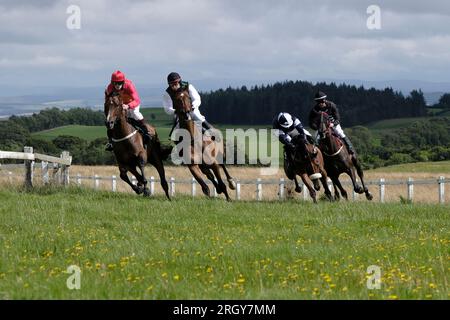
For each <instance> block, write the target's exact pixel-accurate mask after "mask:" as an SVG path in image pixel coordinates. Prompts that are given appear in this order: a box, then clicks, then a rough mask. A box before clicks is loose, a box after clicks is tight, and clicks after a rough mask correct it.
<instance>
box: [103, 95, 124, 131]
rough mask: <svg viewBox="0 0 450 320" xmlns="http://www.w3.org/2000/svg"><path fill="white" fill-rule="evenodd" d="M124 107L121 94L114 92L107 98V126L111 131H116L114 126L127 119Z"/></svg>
mask: <svg viewBox="0 0 450 320" xmlns="http://www.w3.org/2000/svg"><path fill="white" fill-rule="evenodd" d="M122 105H123V103H122V98H121V97H120V94H118V93H116V92H113V93H111V94H110V95H108V96H107V97H106V100H105V113H106V126H107V127H108V128H109V129H110V130H112V129H114V126H116V125H117V124H118V123H119V122H120V121H121V120H122V119H124V118H125V117H126V111H125V110H124V109H123V107H122Z"/></svg>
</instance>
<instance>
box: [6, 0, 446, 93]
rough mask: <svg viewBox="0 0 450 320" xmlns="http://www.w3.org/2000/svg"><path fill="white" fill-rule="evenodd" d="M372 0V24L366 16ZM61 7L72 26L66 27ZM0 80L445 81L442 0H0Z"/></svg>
mask: <svg viewBox="0 0 450 320" xmlns="http://www.w3.org/2000/svg"><path fill="white" fill-rule="evenodd" d="M371 4H377V5H378V6H379V7H380V9H381V29H380V30H369V29H368V28H367V25H366V21H367V18H368V17H369V15H368V14H367V12H366V10H367V7H368V6H369V5H371ZM69 5H77V6H79V8H80V9H81V29H79V30H69V29H67V27H66V20H67V19H68V18H69V14H67V13H66V10H67V7H68V6H69ZM0 21H1V25H2V28H1V30H0V70H1V72H0V84H3V85H9V86H18V87H20V86H32V85H42V86H103V85H104V84H105V83H106V82H107V81H108V80H109V77H110V74H111V72H112V71H114V70H115V69H121V70H123V71H124V72H125V73H126V74H127V76H128V77H130V78H132V79H133V80H134V81H135V82H137V83H145V84H152V85H155V86H157V85H158V84H164V82H165V77H166V75H167V73H169V72H171V71H178V72H180V73H181V75H182V76H183V78H185V79H189V80H192V81H203V82H205V81H211V82H212V83H213V82H215V81H217V82H220V83H226V82H227V81H229V82H230V83H239V82H240V81H242V82H243V83H248V82H254V83H263V82H271V81H276V80H281V81H282V80H287V79H289V80H291V79H292V80H297V79H299V80H310V79H315V80H318V79H319V80H320V79H364V80H392V79H410V80H413V79H416V80H425V81H433V82H450V72H449V70H450V27H449V26H450V25H449V21H450V1H426V2H424V1H373V0H371V1H365V0H358V1H356V0H354V1H353V0H351V1H332V0H329V1H320V0H316V1H283V0H281V1H268V0H260V1H256V0H255V1H253V0H247V1H237V0H227V1H225V0H223V1H221V0H216V1H214V0H181V1H166V0H164V1H160V0H155V1H143V0H134V1H106V0H43V1H25V0H13V1H3V0H0Z"/></svg>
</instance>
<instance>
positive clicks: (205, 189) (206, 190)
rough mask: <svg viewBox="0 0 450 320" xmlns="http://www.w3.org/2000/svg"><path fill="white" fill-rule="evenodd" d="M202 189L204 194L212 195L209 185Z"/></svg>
mask: <svg viewBox="0 0 450 320" xmlns="http://www.w3.org/2000/svg"><path fill="white" fill-rule="evenodd" d="M202 191H203V194H204V195H205V196H207V197H210V196H211V194H210V191H209V188H208V187H206V188H202Z"/></svg>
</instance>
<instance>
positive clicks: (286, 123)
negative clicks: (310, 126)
mask: <svg viewBox="0 0 450 320" xmlns="http://www.w3.org/2000/svg"><path fill="white" fill-rule="evenodd" d="M278 123H279V124H280V126H282V127H283V128H286V129H287V128H289V127H290V126H292V124H293V123H294V120H293V119H292V116H291V115H290V114H289V113H287V112H280V114H279V115H278Z"/></svg>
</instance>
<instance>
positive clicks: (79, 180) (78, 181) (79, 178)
mask: <svg viewBox="0 0 450 320" xmlns="http://www.w3.org/2000/svg"><path fill="white" fill-rule="evenodd" d="M76 180H77V185H79V186H81V174H79V173H77V178H76Z"/></svg>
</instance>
